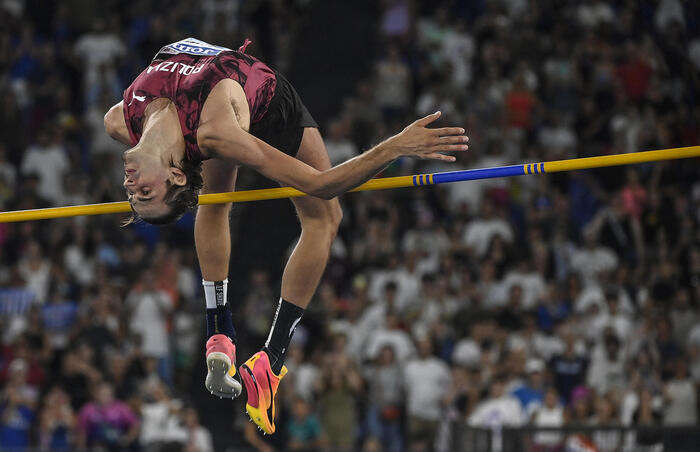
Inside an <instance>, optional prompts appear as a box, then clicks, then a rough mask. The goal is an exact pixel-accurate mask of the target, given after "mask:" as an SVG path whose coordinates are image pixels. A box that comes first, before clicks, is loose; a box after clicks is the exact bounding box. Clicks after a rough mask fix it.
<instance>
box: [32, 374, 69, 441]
mask: <svg viewBox="0 0 700 452" xmlns="http://www.w3.org/2000/svg"><path fill="white" fill-rule="evenodd" d="M75 421H76V420H75V413H74V412H73V408H72V407H71V405H70V399H69V398H68V394H67V393H66V392H65V391H64V390H63V389H62V388H61V387H60V386H54V387H53V388H51V390H50V391H49V393H48V394H47V395H46V398H45V399H44V406H43V407H42V410H41V412H40V413H39V445H40V446H41V448H42V449H47V450H56V451H69V450H71V447H72V446H73V445H74V444H75V440H76V437H75V433H76V430H75Z"/></svg>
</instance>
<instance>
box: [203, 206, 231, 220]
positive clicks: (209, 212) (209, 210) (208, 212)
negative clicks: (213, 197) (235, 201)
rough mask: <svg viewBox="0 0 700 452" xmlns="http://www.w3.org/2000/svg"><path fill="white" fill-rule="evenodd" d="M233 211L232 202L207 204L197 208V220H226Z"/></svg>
mask: <svg viewBox="0 0 700 452" xmlns="http://www.w3.org/2000/svg"><path fill="white" fill-rule="evenodd" d="M230 213H231V203H226V204H207V205H204V206H199V207H198V208H197V220H199V221H217V220H219V221H226V222H228V218H229V215H230Z"/></svg>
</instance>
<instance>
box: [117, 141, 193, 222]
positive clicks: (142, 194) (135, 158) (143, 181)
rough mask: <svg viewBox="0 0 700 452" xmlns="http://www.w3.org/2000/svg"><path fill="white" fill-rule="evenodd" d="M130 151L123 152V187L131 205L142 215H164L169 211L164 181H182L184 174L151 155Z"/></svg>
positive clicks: (181, 182) (166, 186)
mask: <svg viewBox="0 0 700 452" xmlns="http://www.w3.org/2000/svg"><path fill="white" fill-rule="evenodd" d="M130 152H131V151H127V152H126V153H125V154H124V188H125V189H126V194H127V197H128V198H129V203H130V204H131V207H132V208H133V209H134V212H136V213H137V214H138V215H139V216H140V217H141V218H154V217H160V216H163V215H166V214H167V213H168V212H169V211H170V207H169V206H168V205H167V204H166V203H165V200H164V198H165V195H166V193H167V191H168V183H167V182H170V184H173V185H184V184H185V182H186V178H185V176H184V174H183V173H182V171H180V170H179V169H178V168H174V167H171V166H169V165H165V164H164V163H163V162H162V161H161V160H160V159H159V158H157V157H155V156H153V155H149V154H145V153H130Z"/></svg>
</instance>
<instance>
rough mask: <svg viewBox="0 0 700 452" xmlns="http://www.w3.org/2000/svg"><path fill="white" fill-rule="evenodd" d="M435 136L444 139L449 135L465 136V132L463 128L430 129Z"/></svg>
mask: <svg viewBox="0 0 700 452" xmlns="http://www.w3.org/2000/svg"><path fill="white" fill-rule="evenodd" d="M430 131H431V132H432V133H433V135H437V136H439V137H444V136H448V135H464V133H465V130H464V129H463V128H461V127H441V128H439V129H430Z"/></svg>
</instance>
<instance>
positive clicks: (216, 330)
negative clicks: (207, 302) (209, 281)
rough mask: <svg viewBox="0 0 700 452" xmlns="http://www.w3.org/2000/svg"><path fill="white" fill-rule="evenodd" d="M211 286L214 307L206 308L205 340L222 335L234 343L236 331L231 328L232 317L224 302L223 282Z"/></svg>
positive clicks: (227, 305) (228, 305)
mask: <svg viewBox="0 0 700 452" xmlns="http://www.w3.org/2000/svg"><path fill="white" fill-rule="evenodd" d="M213 286H214V296H215V299H216V307H215V308H207V338H210V337H212V336H213V335H215V334H224V335H226V336H228V338H229V339H231V341H232V342H234V343H235V342H236V330H235V329H234V328H233V316H232V313H231V306H230V304H229V303H227V300H226V295H227V294H226V292H227V291H226V290H225V289H224V282H222V281H216V282H214V284H213Z"/></svg>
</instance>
